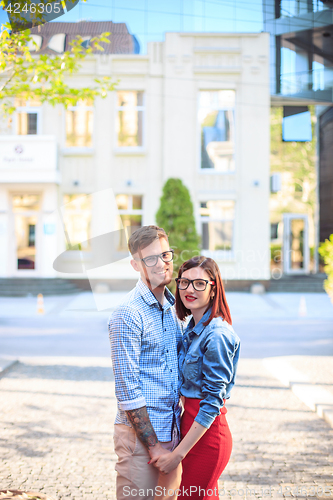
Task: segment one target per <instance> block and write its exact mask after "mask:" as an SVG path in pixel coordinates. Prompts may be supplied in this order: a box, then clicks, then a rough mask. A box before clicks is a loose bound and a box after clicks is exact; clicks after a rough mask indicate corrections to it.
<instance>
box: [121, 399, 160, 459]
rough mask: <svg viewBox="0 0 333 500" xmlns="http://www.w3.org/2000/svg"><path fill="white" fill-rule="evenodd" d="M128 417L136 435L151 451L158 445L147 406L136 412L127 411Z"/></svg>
mask: <svg viewBox="0 0 333 500" xmlns="http://www.w3.org/2000/svg"><path fill="white" fill-rule="evenodd" d="M126 415H127V418H128V420H129V421H130V422H131V424H132V427H133V429H134V430H135V432H136V435H137V436H138V438H139V439H140V441H141V442H142V444H143V445H144V446H145V447H146V448H148V449H149V448H151V447H153V446H155V445H156V444H157V443H158V439H157V436H156V434H155V431H154V429H153V426H152V425H151V422H150V420H149V415H148V412H147V408H146V406H143V407H142V408H137V409H135V410H127V411H126Z"/></svg>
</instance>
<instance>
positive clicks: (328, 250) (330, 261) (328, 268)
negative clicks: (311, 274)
mask: <svg viewBox="0 0 333 500" xmlns="http://www.w3.org/2000/svg"><path fill="white" fill-rule="evenodd" d="M318 251H319V254H320V256H321V257H322V259H323V261H324V264H325V266H324V271H325V273H326V274H327V280H325V281H324V288H325V290H326V292H327V293H328V295H329V296H330V297H331V300H332V301H333V234H331V236H330V237H329V239H328V240H325V242H324V243H321V244H320V247H319V250H318Z"/></svg>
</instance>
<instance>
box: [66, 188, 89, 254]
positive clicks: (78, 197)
mask: <svg viewBox="0 0 333 500" xmlns="http://www.w3.org/2000/svg"><path fill="white" fill-rule="evenodd" d="M61 212H62V215H63V223H64V226H65V231H66V248H67V250H84V251H89V250H90V241H89V240H90V224H91V197H90V196H86V195H83V194H65V195H64V206H63V207H62V209H61Z"/></svg>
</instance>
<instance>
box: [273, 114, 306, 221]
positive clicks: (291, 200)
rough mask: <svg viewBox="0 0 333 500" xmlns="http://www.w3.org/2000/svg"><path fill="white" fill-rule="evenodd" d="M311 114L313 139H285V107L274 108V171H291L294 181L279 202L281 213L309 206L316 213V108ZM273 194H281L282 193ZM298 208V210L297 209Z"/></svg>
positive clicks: (291, 180)
mask: <svg viewBox="0 0 333 500" xmlns="http://www.w3.org/2000/svg"><path fill="white" fill-rule="evenodd" d="M310 110H311V114H312V141H309V142H283V141H282V118H283V108H272V109H271V157H270V162H271V171H272V172H281V173H285V172H289V174H290V182H291V184H292V185H293V187H292V189H291V190H290V192H288V193H287V192H286V193H285V196H284V200H283V203H281V204H280V209H277V211H279V212H280V213H283V212H293V211H295V209H297V207H298V208H300V207H301V205H303V206H304V208H306V207H307V208H308V210H309V212H310V213H311V214H312V215H313V214H314V211H315V205H316V168H315V165H316V131H315V125H316V124H315V122H316V117H315V116H314V110H313V108H310ZM274 196H279V193H278V194H277V195H273V197H274ZM297 211H298V210H297Z"/></svg>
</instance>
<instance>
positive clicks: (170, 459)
mask: <svg viewBox="0 0 333 500" xmlns="http://www.w3.org/2000/svg"><path fill="white" fill-rule="evenodd" d="M207 430H208V429H207V427H204V426H203V425H201V424H199V423H198V422H195V421H194V422H193V424H192V425H191V428H190V430H189V431H188V433H187V434H186V436H185V437H184V439H183V440H182V441H181V442H180V443H179V445H178V446H177V447H176V448H175V449H174V450H173V452H172V453H170V454H168V455H162V456H160V457H159V458H157V459H152V460H151V461H150V462H149V463H150V464H152V465H155V467H157V468H158V469H159V471H160V472H161V473H162V474H169V472H171V471H173V470H174V469H175V468H176V467H177V465H179V464H180V462H181V461H182V460H183V458H185V457H186V455H187V454H188V452H189V451H190V450H191V449H192V448H193V446H194V445H195V444H196V443H197V442H198V441H199V439H200V438H201V437H202V436H203V435H204V434H205V432H206V431H207Z"/></svg>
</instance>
